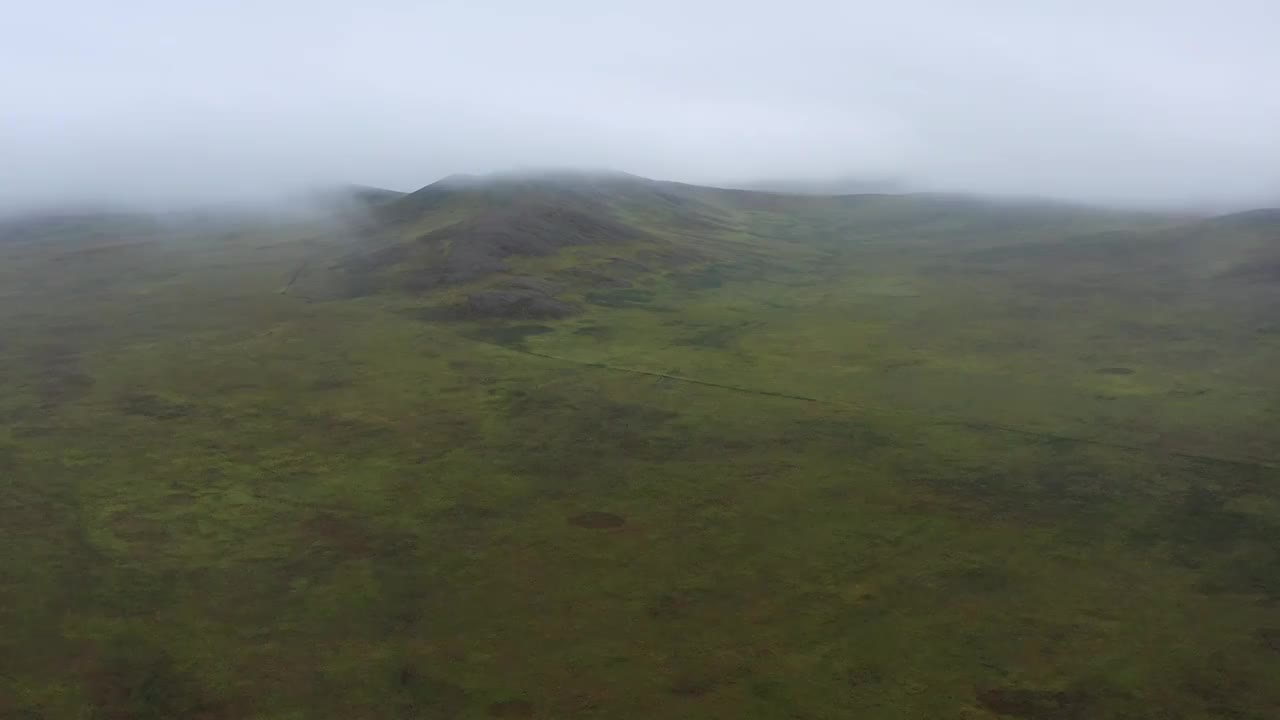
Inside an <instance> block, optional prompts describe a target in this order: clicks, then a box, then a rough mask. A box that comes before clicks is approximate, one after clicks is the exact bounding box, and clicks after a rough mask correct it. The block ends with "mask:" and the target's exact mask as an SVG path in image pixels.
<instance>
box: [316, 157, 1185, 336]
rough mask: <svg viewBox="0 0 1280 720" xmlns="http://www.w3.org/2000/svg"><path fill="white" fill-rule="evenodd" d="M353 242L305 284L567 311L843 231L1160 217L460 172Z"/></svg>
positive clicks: (889, 238) (1079, 225)
mask: <svg viewBox="0 0 1280 720" xmlns="http://www.w3.org/2000/svg"><path fill="white" fill-rule="evenodd" d="M376 197H377V198H378V200H379V202H377V203H376V204H374V205H372V206H370V207H369V208H368V210H369V214H368V218H367V220H366V222H365V223H364V224H363V226H362V229H361V231H360V233H359V236H360V238H362V239H361V240H360V241H359V242H357V243H355V244H346V245H344V246H342V247H343V250H342V253H341V254H340V255H336V256H334V257H332V258H330V259H328V260H326V261H325V262H324V263H315V264H313V265H312V266H310V267H309V268H308V269H307V271H306V272H305V273H301V274H300V275H299V277H298V279H297V283H296V288H295V292H298V293H301V294H306V295H308V296H310V297H315V298H322V297H329V298H334V297H354V296H361V295H369V294H379V293H388V292H390V293H402V294H407V295H416V296H424V297H428V296H429V297H430V298H432V299H434V300H435V301H437V302H439V303H441V304H442V305H443V308H442V309H441V311H440V312H441V313H442V314H443V315H444V316H453V317H468V318H473V319H474V318H477V317H495V318H498V317H540V316H547V317H550V316H556V317H559V316H564V315H568V314H572V313H573V312H574V310H575V308H576V307H578V306H579V305H580V303H581V302H582V301H583V298H584V297H585V295H586V294H589V293H593V292H594V293H599V292H601V291H604V290H610V289H615V290H616V289H618V288H624V287H629V286H631V285H632V284H633V283H635V282H637V281H638V279H639V278H642V277H649V278H652V277H657V276H661V275H667V274H671V273H679V272H692V271H695V270H696V269H697V268H700V267H710V266H722V265H724V264H725V263H731V264H732V265H734V266H735V267H743V266H744V265H746V264H747V263H748V261H751V262H754V263H756V265H757V266H759V267H763V266H765V265H779V266H782V265H786V264H788V263H790V262H793V260H794V259H795V257H802V258H811V257H813V256H815V255H816V254H819V253H821V252H826V250H824V248H828V247H830V246H831V245H832V244H836V245H838V244H840V243H842V242H855V241H856V242H863V243H866V242H880V243H884V242H896V243H901V244H904V245H910V244H919V243H930V242H934V241H935V239H936V238H944V237H945V238H946V239H947V241H948V242H951V243H955V244H964V243H969V244H999V243H1009V242H1018V241H1021V240H1024V239H1026V238H1029V237H1034V238H1036V239H1037V240H1038V241H1042V240H1045V239H1052V238H1053V237H1058V236H1064V235H1070V234H1075V233H1080V232H1088V231H1093V230H1109V229H1115V228H1121V227H1124V228H1127V227H1131V226H1134V225H1135V224H1136V225H1142V226H1145V225H1150V224H1159V223H1163V222H1166V220H1167V219H1166V218H1164V217H1159V216H1152V215H1148V214H1141V213H1121V212H1114V211H1105V210H1095V209H1091V208H1080V207H1075V206H1067V205H1060V204H1055V203H1049V202H1027V201H1016V202H1015V201H994V200H986V199H982V198H974V197H965V196H952V195H938V194H907V195H895V194H884V193H881V194H861V195H839V196H836V195H806V194H794V193H779V192H762V191H751V190H741V189H730V188H713V187H703V186H697V185H689V184H684V183H676V182H666V181H657V180H650V179H647V178H643V177H639V176H635V175H630V174H626V173H619V172H609V171H580V170H550V171H538V172H519V173H501V174H495V175H488V176H464V175H458V176H451V177H447V178H444V179H443V180H440V181H438V182H436V183H433V184H430V185H427V186H425V187H423V188H421V189H419V190H417V191H415V192H412V193H408V194H403V195H392V194H390V193H381V194H378V195H377V196H376Z"/></svg>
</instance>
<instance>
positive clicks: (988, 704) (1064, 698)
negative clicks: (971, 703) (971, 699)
mask: <svg viewBox="0 0 1280 720" xmlns="http://www.w3.org/2000/svg"><path fill="white" fill-rule="evenodd" d="M978 704H980V705H982V707H984V708H986V709H987V710H990V711H991V712H993V713H995V714H997V715H1003V716H1006V717H1015V718H1026V720H1085V719H1086V718H1088V717H1090V705H1091V703H1090V702H1089V698H1088V697H1086V696H1085V695H1084V694H1083V693H1080V692H1075V691H1060V690H1036V689H1032V688H1018V687H1002V688H990V689H987V690H980V691H979V692H978Z"/></svg>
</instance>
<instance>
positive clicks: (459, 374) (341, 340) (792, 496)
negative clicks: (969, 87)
mask: <svg viewBox="0 0 1280 720" xmlns="http://www.w3.org/2000/svg"><path fill="white" fill-rule="evenodd" d="M324 197H325V198H327V199H325V200H324V201H323V202H322V203H321V204H322V205H323V207H322V208H320V210H322V211H321V212H315V213H313V214H311V215H307V216H300V215H289V216H275V215H236V216H230V215H227V216H222V217H210V216H208V215H204V216H200V217H195V216H191V215H168V216H147V215H137V214H128V213H116V212H110V213H99V212H96V211H95V212H92V213H90V212H79V213H75V214H72V215H68V214H52V215H51V214H42V215H39V216H28V217H23V218H17V219H10V220H7V221H4V222H3V223H0V298H3V299H4V302H3V303H0V328H3V334H0V469H2V470H3V473H0V717H14V718H18V717H45V718H63V717H66V718H72V717H112V718H126V717H202V718H245V717H263V718H266V717H281V718H283V717H308V718H328V717H333V718H350V717H370V718H373V717H423V718H478V717H548V718H589V717H611V718H652V717H663V718H695V717H734V718H762V719H763V718H778V717H812V718H825V717H865V718H894V719H895V720H896V719H898V718H937V717H956V718H974V719H977V718H982V719H987V718H991V719H995V718H1021V719H1024V720H1067V719H1077V718H1078V719H1082V718H1172V717H1176V718H1206V719H1207V718H1218V717H1239V718H1263V717H1270V713H1271V712H1272V709H1273V708H1275V707H1278V706H1280V688H1278V687H1277V685H1276V683H1275V682H1274V681H1273V680H1274V678H1275V677H1276V676H1277V674H1278V673H1280V445H1278V444H1277V440H1276V438H1277V437H1280V391H1278V390H1277V388H1280V322H1278V321H1277V320H1276V318H1277V317H1280V211H1277V210H1265V209H1263V210H1256V211H1252V212H1246V213H1238V214H1232V215H1225V216H1216V217H1201V216H1194V215H1190V214H1172V213H1168V214H1159V213H1146V212H1126V211H1117V210H1102V209H1097V208H1089V207H1079V206H1073V205H1065V204H1058V203H1052V202H1031V201H1005V200H993V199H988V198H979V197H967V196H956V195H941V194H859V195H841V196H827V195H806V194H783V193H767V192H753V191H747V190H733V189H723V188H710V187H700V186H693V185H686V184H681V183H673V182H663V181H655V180H649V179H645V178H640V177H636V176H632V175H626V174H622V173H612V172H583V171H555V172H538V173H518V174H517V173H511V174H502V175H496V176H480V177H476V176H457V177H451V178H447V179H445V180H442V181H440V182H436V183H433V184H430V185H427V186H425V187H423V188H421V189H419V190H417V191H415V192H410V193H397V192H393V191H381V190H378V189H375V188H360V187H357V188H341V189H338V190H335V191H332V192H330V193H328V194H326V195H325V196H324Z"/></svg>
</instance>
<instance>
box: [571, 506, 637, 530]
mask: <svg viewBox="0 0 1280 720" xmlns="http://www.w3.org/2000/svg"><path fill="white" fill-rule="evenodd" d="M568 522H569V524H570V525H572V526H574V527H580V528H587V529H589V530H608V529H612V528H620V527H622V526H623V525H626V524H627V519H626V518H624V517H622V516H621V515H615V514H614V513H609V512H600V511H598V510H593V511H591V512H584V513H580V514H578V515H574V516H572V517H570V518H569V521H568Z"/></svg>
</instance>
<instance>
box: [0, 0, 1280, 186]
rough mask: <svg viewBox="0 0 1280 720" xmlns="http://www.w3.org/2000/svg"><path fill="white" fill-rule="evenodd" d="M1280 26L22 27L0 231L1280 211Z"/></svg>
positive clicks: (651, 14) (1017, 8) (407, 15)
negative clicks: (146, 214) (114, 216)
mask: <svg viewBox="0 0 1280 720" xmlns="http://www.w3.org/2000/svg"><path fill="white" fill-rule="evenodd" d="M1277 28H1280V4H1277V3H1275V2H1274V0H1220V1H1219V2H1207V1H1204V2H1201V1H1195V2H1191V1H1183V2H1179V1H1178V0H1163V1H1157V0H1111V1H1109V2H1104V1H1102V0H1074V1H1071V0H1042V1H1040V2H1021V1H1015V0H975V1H974V2H966V3H956V2H949V1H947V0H904V1H903V2H899V3H869V2H867V3H863V2H838V1H837V0H829V1H826V2H818V1H815V0H793V1H792V2H786V3H782V2H752V1H751V0H747V1H746V2H744V1H742V0H737V1H736V2H731V1H728V0H707V1H704V2H688V1H687V0H686V1H683V2H677V1H676V0H647V1H646V2H643V3H640V2H635V3H632V2H617V3H607V2H596V1H594V0H545V1H544V2H537V3H528V2H523V1H518V0H489V1H487V2H485V1H482V0H469V1H451V0H433V1H431V2H420V1H414V0H373V1H372V2H368V3H352V2H346V1H345V0H344V1H343V2H337V1H335V0H306V1H305V2H303V1H301V0H260V1H259V2H245V1H239V2H237V1H235V0H224V1H223V2H216V3H215V2H206V1H204V0H196V1H194V2H189V3H174V2H168V1H161V0H121V1H120V2H114V3H111V2H100V1H99V0H66V1H65V2H62V3H43V4H41V3H27V4H25V5H23V6H22V7H15V8H12V9H10V10H9V11H8V12H7V13H6V18H5V32H4V36H5V37H4V42H3V43H0V66H2V67H4V68H5V71H4V73H3V76H2V77H0V91H2V95H0V97H3V99H4V100H3V103H0V207H19V206H28V205H37V204H47V203H51V202H107V201H123V202H133V203H144V204H157V203H175V202H176V203H185V202H198V201H220V200H228V199H236V198H245V197H254V196H262V195H264V194H270V193H277V192H282V191H287V190H292V189H296V188H298V187H300V186H306V185H316V184H325V183H339V182H355V183H364V184H369V185H378V186H385V187H390V188H395V189H413V188H416V187H418V186H421V185H423V184H425V183H428V182H430V181H432V180H434V179H436V178H438V177H441V176H443V175H447V174H451V173H457V172H466V173H476V172H486V171H491V170H499V169H506V168H511V167H531V166H590V167H611V168H617V169H620V170H626V171H630V172H634V173H638V174H642V175H648V176H651V177H660V178H665V179H677V180H685V181H690V182H711V183H715V182H744V181H751V180H759V179H767V178H781V179H800V178H822V177H851V176H852V177H857V176H863V177H872V178H884V177H894V178H904V179H906V180H908V181H909V182H912V183H915V184H916V185H918V186H923V187H933V188H945V189H959V190H974V191H982V192H997V193H1017V194H1041V195H1050V196H1057V197H1063V198H1070V199H1076V200H1086V201H1100V202H1109V203H1132V204H1179V203H1196V204H1210V205H1250V204H1268V203H1269V204H1280V132H1277V128H1280V93H1277V92H1275V78H1276V77H1280V43H1277V42H1276V41H1275V33H1276V30H1277Z"/></svg>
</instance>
